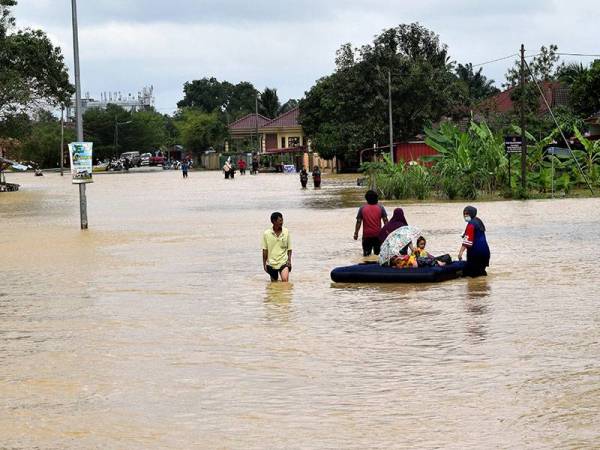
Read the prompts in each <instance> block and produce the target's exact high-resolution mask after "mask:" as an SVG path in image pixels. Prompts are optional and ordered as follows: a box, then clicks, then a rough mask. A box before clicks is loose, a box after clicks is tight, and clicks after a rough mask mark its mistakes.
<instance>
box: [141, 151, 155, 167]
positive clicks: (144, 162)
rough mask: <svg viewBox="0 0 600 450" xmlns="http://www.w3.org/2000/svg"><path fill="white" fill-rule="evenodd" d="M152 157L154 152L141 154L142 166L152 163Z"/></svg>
mask: <svg viewBox="0 0 600 450" xmlns="http://www.w3.org/2000/svg"><path fill="white" fill-rule="evenodd" d="M150 158H152V153H142V154H141V156H140V160H141V161H140V162H141V165H142V166H149V165H150Z"/></svg>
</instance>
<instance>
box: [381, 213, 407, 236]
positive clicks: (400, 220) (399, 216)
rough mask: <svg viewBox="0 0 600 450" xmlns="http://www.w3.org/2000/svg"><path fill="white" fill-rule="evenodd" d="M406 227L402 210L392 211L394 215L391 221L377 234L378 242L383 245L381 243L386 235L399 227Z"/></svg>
mask: <svg viewBox="0 0 600 450" xmlns="http://www.w3.org/2000/svg"><path fill="white" fill-rule="evenodd" d="M406 226H408V223H407V222H406V218H405V217H404V211H403V210H402V208H396V209H394V215H393V216H392V219H391V220H390V221H389V222H388V223H386V224H385V225H384V227H383V228H382V229H381V231H380V232H379V240H380V241H381V243H383V241H385V238H386V237H388V235H389V234H390V233H391V232H392V231H394V230H396V229H398V228H400V227H406Z"/></svg>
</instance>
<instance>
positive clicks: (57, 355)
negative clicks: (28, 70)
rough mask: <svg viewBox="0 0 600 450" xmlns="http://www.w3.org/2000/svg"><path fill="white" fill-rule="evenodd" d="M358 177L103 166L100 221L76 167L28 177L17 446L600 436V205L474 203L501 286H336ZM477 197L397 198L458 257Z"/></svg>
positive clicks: (282, 445)
mask: <svg viewBox="0 0 600 450" xmlns="http://www.w3.org/2000/svg"><path fill="white" fill-rule="evenodd" d="M355 180H356V176H350V175H349V176H330V175H329V176H328V175H326V176H324V178H323V185H324V188H323V189H321V190H320V191H315V190H312V189H309V190H307V191H301V190H300V183H299V181H298V178H297V176H291V175H276V174H261V175H259V176H249V175H246V176H244V177H241V176H236V178H235V180H233V181H230V180H224V179H222V176H221V175H220V174H219V173H216V172H204V173H200V172H191V173H190V177H189V179H188V180H182V179H181V174H180V173H178V172H174V171H173V172H171V171H169V172H166V171H165V172H159V173H130V174H101V175H98V176H95V183H94V184H92V185H89V186H88V189H87V193H88V216H89V223H90V229H89V230H88V231H86V232H82V231H80V230H79V204H78V195H77V194H78V190H77V187H76V186H73V185H71V183H70V177H69V176H65V177H63V178H61V177H60V176H59V175H58V174H46V176H44V177H39V178H35V177H34V176H33V175H32V174H18V175H17V174H8V175H7V181H9V182H16V183H20V184H21V190H20V191H19V192H17V193H11V194H6V193H3V194H0V225H1V229H2V233H1V234H0V266H1V272H0V277H1V278H0V448H10V449H13V448H14V449H21V448H23V449H29V448H40V449H46V448H48V449H50V448H52V449H55V448H56V449H59V448H60V449H63V448H69V449H71V448H75V449H91V448H109V449H112V448H114V449H116V448H127V449H148V448H169V449H186V448H207V449H264V448H273V449H300V448H331V449H334V448H336V449H337V448H344V449H365V448H378V449H390V448H406V447H427V448H433V447H445V448H492V447H502V448H557V447H560V448H565V447H566V448H592V447H596V448H597V447H599V446H600V363H599V361H600V326H599V325H600V308H599V307H598V302H599V299H600V284H599V283H598V255H599V254H600V241H599V240H598V236H600V220H599V219H600V212H599V211H600V199H567V200H554V201H549V200H540V201H527V202H519V201H513V202H473V204H474V205H475V206H477V208H478V209H479V216H480V217H481V218H482V220H483V221H484V222H485V224H486V227H487V229H488V233H487V237H488V241H489V244H490V247H491V251H492V260H491V267H490V268H489V269H488V273H489V274H490V275H489V276H488V277H487V278H480V279H458V280H453V281H448V282H445V283H439V284H433V285H429V284H428V285H385V286H382V285H340V284H334V283H332V282H331V281H330V278H329V272H330V270H331V269H332V268H334V267H336V266H340V265H348V264H351V263H355V262H358V261H359V260H360V255H361V249H360V242H356V241H354V240H353V239H352V234H353V232H354V223H355V217H356V209H357V207H358V205H359V204H360V202H361V192H364V188H357V187H355V186H354V184H355ZM309 186H312V183H309ZM465 204H466V203H463V202H460V203H426V204H408V205H406V204H402V203H401V202H398V201H392V202H385V205H386V208H387V210H388V213H390V214H391V212H392V211H393V208H394V207H396V206H402V207H403V208H404V210H405V213H406V218H407V220H408V222H409V223H410V224H411V225H416V226H418V227H419V228H420V229H421V230H422V231H423V233H424V234H425V236H426V237H427V238H428V247H429V248H430V251H431V252H432V253H434V254H436V253H451V254H452V256H453V257H454V258H455V257H456V254H457V252H458V248H459V245H460V242H461V239H460V235H461V234H462V232H463V230H464V226H465V223H464V221H463V217H462V208H463V206H465ZM275 210H278V211H281V212H282V213H283V215H284V220H285V226H287V227H288V228H289V230H290V233H291V235H292V239H293V243H294V257H293V261H294V266H293V272H292V273H291V277H290V279H291V281H292V283H290V284H289V285H285V284H281V283H278V284H271V283H270V282H268V275H267V274H266V273H264V272H262V267H261V262H262V261H261V249H260V243H261V235H262V232H263V231H264V230H265V229H266V228H268V227H269V226H270V223H269V216H270V213H271V212H272V211H275Z"/></svg>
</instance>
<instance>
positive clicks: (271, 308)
mask: <svg viewBox="0 0 600 450" xmlns="http://www.w3.org/2000/svg"><path fill="white" fill-rule="evenodd" d="M293 295H294V283H291V282H289V283H282V282H275V283H267V284H266V287H265V300H264V304H265V310H266V316H267V320H278V321H281V322H287V321H288V320H290V313H291V312H292V298H293Z"/></svg>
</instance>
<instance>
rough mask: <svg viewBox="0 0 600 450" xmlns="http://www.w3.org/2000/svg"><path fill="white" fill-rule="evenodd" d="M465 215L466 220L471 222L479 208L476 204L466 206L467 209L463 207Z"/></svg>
mask: <svg viewBox="0 0 600 450" xmlns="http://www.w3.org/2000/svg"><path fill="white" fill-rule="evenodd" d="M463 217H464V218H465V222H470V221H471V220H473V219H474V218H475V217H477V208H475V207H474V206H466V207H465V209H463Z"/></svg>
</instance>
